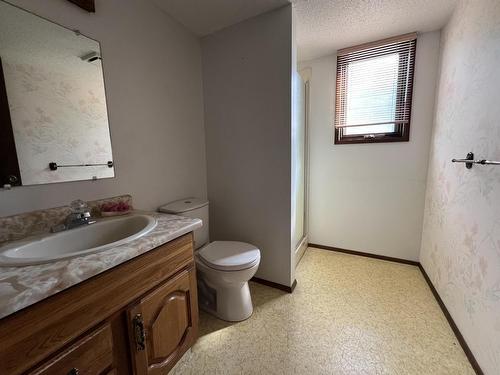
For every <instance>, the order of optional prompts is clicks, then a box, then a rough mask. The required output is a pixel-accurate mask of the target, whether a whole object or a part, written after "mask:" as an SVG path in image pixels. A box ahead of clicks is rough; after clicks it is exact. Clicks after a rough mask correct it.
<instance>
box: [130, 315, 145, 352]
mask: <svg viewBox="0 0 500 375" xmlns="http://www.w3.org/2000/svg"><path fill="white" fill-rule="evenodd" d="M132 324H133V325H134V334H135V347H136V349H137V351H141V350H144V349H146V344H145V342H146V332H144V319H142V315H141V314H137V315H136V316H135V317H134V319H133V321H132Z"/></svg>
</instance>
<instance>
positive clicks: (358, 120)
mask: <svg viewBox="0 0 500 375" xmlns="http://www.w3.org/2000/svg"><path fill="white" fill-rule="evenodd" d="M415 50H416V34H415V33H412V34H406V35H403V36H400V37H396V38H390V39H386V40H384V41H380V42H375V43H369V44H365V45H362V46H358V47H352V48H347V49H344V50H340V51H338V55H337V93H336V104H335V111H336V112H335V113H336V114H335V127H336V128H337V129H341V130H342V132H343V135H344V136H349V135H360V134H377V133H394V132H396V131H400V130H401V126H404V125H406V124H408V125H409V122H410V115H411V97H412V86H413V70H414V66H415Z"/></svg>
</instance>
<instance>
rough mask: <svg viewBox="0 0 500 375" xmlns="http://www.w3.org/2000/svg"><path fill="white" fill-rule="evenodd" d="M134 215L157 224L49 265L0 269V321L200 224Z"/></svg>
mask: <svg viewBox="0 0 500 375" xmlns="http://www.w3.org/2000/svg"><path fill="white" fill-rule="evenodd" d="M137 212H138V213H141V214H149V215H152V216H154V217H155V218H156V220H157V223H158V224H157V225H156V227H155V228H154V229H153V230H152V231H151V232H149V233H148V234H146V235H144V236H143V237H141V238H138V239H136V240H134V241H131V242H128V243H126V244H123V245H119V246H116V247H113V248H110V249H107V250H104V251H101V252H98V253H94V254H89V255H85V256H80V257H76V258H70V259H65V260H60V261H57V262H52V263H46V264H40V265H34V266H24V267H3V266H0V318H3V317H6V316H7V315H10V314H12V313H14V312H16V311H19V310H21V309H23V308H25V307H27V306H30V305H32V304H34V303H36V302H39V301H41V300H43V299H45V298H47V297H50V296H52V295H54V294H56V293H58V292H60V291H62V290H64V289H67V288H69V287H71V286H73V285H76V284H78V283H80V282H82V281H84V280H87V279H89V278H91V277H92V276H95V275H98V274H100V273H101V272H104V271H106V270H109V269H110V268H113V267H115V266H117V265H119V264H121V263H123V262H126V261H127V260H130V259H132V258H135V257H137V256H139V255H141V254H144V253H146V252H148V251H150V250H152V249H154V248H156V247H158V246H160V245H163V244H164V243H166V242H169V241H172V240H174V239H175V238H177V237H180V236H182V235H184V234H186V233H189V232H191V231H193V230H195V229H197V228H199V227H201V225H202V222H201V220H200V219H192V218H186V217H182V216H176V215H168V214H160V213H150V212H142V211H137ZM107 220H109V219H107ZM0 249H1V248H0Z"/></svg>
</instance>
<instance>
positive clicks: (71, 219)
mask: <svg viewBox="0 0 500 375" xmlns="http://www.w3.org/2000/svg"><path fill="white" fill-rule="evenodd" d="M69 206H70V207H71V213H70V214H69V215H68V216H67V217H66V220H65V222H64V224H59V225H55V226H53V227H52V228H51V231H52V232H61V231H63V230H68V229H73V228H76V227H80V226H82V225H90V224H94V223H95V222H96V221H95V220H94V218H93V217H92V213H91V212H90V207H89V205H88V204H87V203H85V202H84V201H82V200H80V199H77V200H75V201H73V202H71V203H70V205H69Z"/></svg>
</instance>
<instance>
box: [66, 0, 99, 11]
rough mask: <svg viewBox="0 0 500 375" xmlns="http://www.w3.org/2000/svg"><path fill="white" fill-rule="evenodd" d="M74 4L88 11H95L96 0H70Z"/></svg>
mask: <svg viewBox="0 0 500 375" xmlns="http://www.w3.org/2000/svg"><path fill="white" fill-rule="evenodd" d="M68 1H71V2H72V3H73V4H75V5H78V6H79V7H80V8H82V9H85V10H86V11H87V12H90V13H95V0H68Z"/></svg>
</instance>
